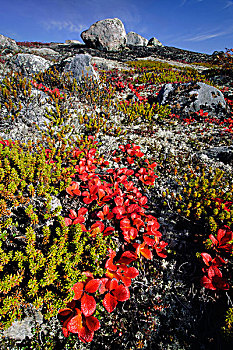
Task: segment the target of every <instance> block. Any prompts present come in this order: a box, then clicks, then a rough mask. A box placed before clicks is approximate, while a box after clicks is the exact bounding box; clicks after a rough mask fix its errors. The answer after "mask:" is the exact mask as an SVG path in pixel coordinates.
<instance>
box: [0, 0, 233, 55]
mask: <svg viewBox="0 0 233 350" xmlns="http://www.w3.org/2000/svg"><path fill="white" fill-rule="evenodd" d="M115 17H117V18H119V19H120V20H121V21H122V22H123V24H124V26H125V30H126V32H130V31H134V32H136V33H138V34H140V35H142V36H144V37H145V38H147V39H150V38H151V37H153V36H154V37H156V38H157V39H158V40H160V41H161V42H162V43H163V44H164V45H167V46H174V47H177V48H181V49H187V50H191V51H197V52H205V53H210V54H211V53H213V51H215V50H218V51H219V50H223V51H225V48H232V47H233V0H81V1H80V0H36V1H35V0H8V1H6V0H4V1H3V0H1V12H0V34H3V35H5V36H8V37H10V38H13V39H15V40H16V41H41V42H65V40H66V39H76V40H80V41H82V40H81V38H80V34H81V32H82V31H83V30H86V29H88V28H89V27H90V25H91V24H93V23H95V22H97V21H99V20H102V19H106V18H115Z"/></svg>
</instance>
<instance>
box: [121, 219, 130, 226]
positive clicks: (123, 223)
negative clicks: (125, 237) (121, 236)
mask: <svg viewBox="0 0 233 350" xmlns="http://www.w3.org/2000/svg"><path fill="white" fill-rule="evenodd" d="M120 227H121V229H128V228H130V227H131V224H130V220H129V219H127V218H125V219H122V220H121V221H120Z"/></svg>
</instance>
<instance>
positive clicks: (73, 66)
mask: <svg viewBox="0 0 233 350" xmlns="http://www.w3.org/2000/svg"><path fill="white" fill-rule="evenodd" d="M64 72H72V73H73V77H74V78H75V79H76V80H77V81H79V80H81V79H82V76H83V74H84V75H88V76H89V77H90V76H92V77H94V78H95V79H98V75H97V73H96V71H95V70H94V67H93V65H92V57H91V55H89V54H79V55H75V56H74V57H72V58H69V59H67V63H66V65H65V67H64Z"/></svg>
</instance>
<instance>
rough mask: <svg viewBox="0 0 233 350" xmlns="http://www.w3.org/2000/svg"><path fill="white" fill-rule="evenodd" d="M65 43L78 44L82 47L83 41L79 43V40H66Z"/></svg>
mask: <svg viewBox="0 0 233 350" xmlns="http://www.w3.org/2000/svg"><path fill="white" fill-rule="evenodd" d="M65 43H66V44H78V45H82V43H81V41H78V40H66V41H65Z"/></svg>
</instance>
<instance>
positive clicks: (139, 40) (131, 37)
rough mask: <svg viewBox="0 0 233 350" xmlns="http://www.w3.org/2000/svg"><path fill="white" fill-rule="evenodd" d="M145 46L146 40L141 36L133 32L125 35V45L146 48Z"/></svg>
mask: <svg viewBox="0 0 233 350" xmlns="http://www.w3.org/2000/svg"><path fill="white" fill-rule="evenodd" d="M147 44H148V40H147V39H146V38H143V36H141V35H139V34H137V33H135V32H129V33H127V45H132V46H146V45H147Z"/></svg>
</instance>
